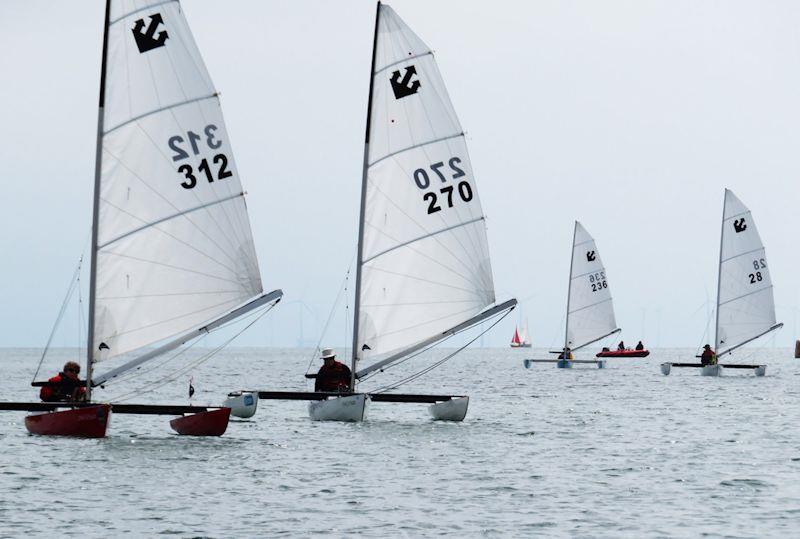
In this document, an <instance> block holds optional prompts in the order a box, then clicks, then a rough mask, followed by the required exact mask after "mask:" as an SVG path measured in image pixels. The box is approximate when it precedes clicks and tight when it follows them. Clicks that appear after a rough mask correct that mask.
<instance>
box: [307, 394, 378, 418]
mask: <svg viewBox="0 0 800 539" xmlns="http://www.w3.org/2000/svg"><path fill="white" fill-rule="evenodd" d="M367 402H369V397H368V396H367V395H366V394H364V393H361V394H359V395H350V396H348V397H335V398H333V399H327V400H323V401H312V402H309V403H308V416H309V417H310V418H311V420H312V421H364V419H365V418H366V413H367Z"/></svg>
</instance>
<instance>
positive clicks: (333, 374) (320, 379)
mask: <svg viewBox="0 0 800 539" xmlns="http://www.w3.org/2000/svg"><path fill="white" fill-rule="evenodd" d="M351 375H352V373H351V372H350V368H349V367H348V366H347V365H345V364H344V363H339V362H338V361H334V362H333V365H331V366H330V367H328V366H327V365H323V366H322V367H320V369H319V371H317V375H316V376H315V378H316V382H315V383H314V391H348V390H349V389H350V377H351Z"/></svg>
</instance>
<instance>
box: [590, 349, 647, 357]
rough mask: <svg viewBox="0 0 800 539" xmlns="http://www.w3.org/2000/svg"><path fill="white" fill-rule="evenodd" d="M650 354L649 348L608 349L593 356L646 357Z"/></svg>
mask: <svg viewBox="0 0 800 539" xmlns="http://www.w3.org/2000/svg"><path fill="white" fill-rule="evenodd" d="M649 355H650V350H630V349H626V350H608V351H605V352H597V354H595V357H647V356H649Z"/></svg>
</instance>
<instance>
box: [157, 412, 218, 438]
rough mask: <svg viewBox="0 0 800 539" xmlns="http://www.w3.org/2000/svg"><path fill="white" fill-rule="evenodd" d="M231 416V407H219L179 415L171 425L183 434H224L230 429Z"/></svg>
mask: <svg viewBox="0 0 800 539" xmlns="http://www.w3.org/2000/svg"><path fill="white" fill-rule="evenodd" d="M230 417H231V409H230V408H219V409H217V410H209V411H207V412H198V413H196V414H189V415H185V416H183V417H177V418H175V419H173V420H172V421H170V422H169V426H170V427H172V430H174V431H175V432H177V433H178V434H181V435H183V436H222V435H223V434H225V431H226V430H227V429H228V420H229V419H230Z"/></svg>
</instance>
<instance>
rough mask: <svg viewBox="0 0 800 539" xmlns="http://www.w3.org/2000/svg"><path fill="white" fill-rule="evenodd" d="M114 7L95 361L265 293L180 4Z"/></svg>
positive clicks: (221, 124) (236, 182) (117, 3)
mask: <svg viewBox="0 0 800 539" xmlns="http://www.w3.org/2000/svg"><path fill="white" fill-rule="evenodd" d="M110 10H111V16H110V18H109V19H108V23H107V27H106V31H107V34H108V44H107V58H106V62H105V64H104V65H105V68H106V71H105V73H106V75H105V79H104V81H105V102H104V107H103V108H102V109H101V114H102V116H103V117H102V120H103V121H102V125H104V126H105V129H101V130H100V134H101V141H100V143H101V144H100V146H101V151H102V156H103V158H102V161H101V163H100V167H99V182H98V193H97V194H96V197H97V211H96V213H97V217H96V221H97V224H96V234H97V239H96V241H95V242H93V245H94V246H96V247H95V248H94V250H93V254H94V258H95V259H96V275H95V278H94V283H93V294H94V295H95V301H94V305H93V310H92V314H93V316H92V320H93V324H92V329H93V331H92V332H91V335H92V337H91V342H90V343H89V347H91V348H92V350H93V351H94V353H93V360H94V362H98V361H106V360H112V359H114V358H117V357H120V356H126V355H129V354H133V353H136V352H137V351H140V350H143V349H146V348H148V347H152V346H155V345H157V344H158V343H163V342H164V341H166V340H169V339H174V338H175V337H176V336H179V335H183V334H186V333H187V332H191V331H193V328H197V327H201V326H203V325H204V324H207V323H209V321H213V320H215V319H218V318H219V317H220V316H224V315H225V313H226V312H227V311H228V310H229V309H231V308H233V307H235V306H236V305H242V304H247V303H248V302H251V301H253V298H258V297H260V296H261V295H262V294H263V287H262V282H261V275H260V270H259V266H258V259H257V256H256V252H255V244H254V241H253V236H252V231H251V229H250V221H249V218H248V215H247V207H246V204H245V198H244V189H243V188H242V184H241V181H240V179H239V173H238V170H237V168H236V162H235V160H234V156H233V152H232V149H231V144H230V138H229V136H228V133H227V130H226V127H225V121H224V118H223V116H222V110H221V107H220V100H219V97H218V92H217V90H216V88H215V87H214V84H213V82H212V80H211V77H210V75H209V73H208V71H207V69H206V67H205V64H204V62H203V59H202V56H201V55H200V51H199V50H198V48H197V45H196V43H195V41H194V38H193V37H192V33H191V31H190V29H189V26H188V23H187V21H186V19H185V17H184V14H183V10H182V9H181V6H180V4H179V3H178V2H177V1H175V0H169V1H160V0H159V1H151V2H135V3H132V2H127V1H124V0H111V1H110ZM223 283H224V284H223ZM176 298H180V299H176Z"/></svg>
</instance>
